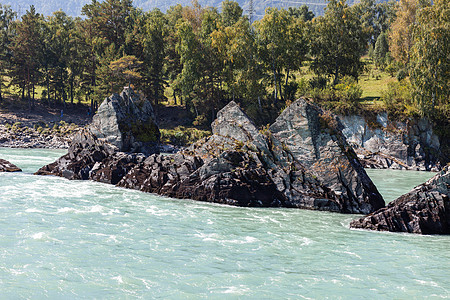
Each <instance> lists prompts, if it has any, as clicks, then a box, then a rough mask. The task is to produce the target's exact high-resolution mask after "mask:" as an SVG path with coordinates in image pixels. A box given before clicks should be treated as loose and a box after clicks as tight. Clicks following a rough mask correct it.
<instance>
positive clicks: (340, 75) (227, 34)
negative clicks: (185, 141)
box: [0, 0, 450, 126]
mask: <svg viewBox="0 0 450 300" xmlns="http://www.w3.org/2000/svg"><path fill="white" fill-rule="evenodd" d="M448 45H450V4H449V0H436V1H433V3H431V2H430V1H427V0H400V1H399V2H382V3H376V2H375V1H374V0H362V1H361V2H360V3H357V4H354V5H352V6H349V5H348V4H347V3H346V2H345V0H342V1H337V0H330V1H329V2H328V4H327V6H326V8H325V13H324V15H323V16H315V15H314V13H313V12H312V11H311V10H309V8H308V7H307V6H301V7H290V8H288V9H278V8H267V9H266V11H265V14H264V16H263V17H261V18H260V19H259V20H256V21H253V20H250V18H249V16H248V15H246V13H245V12H244V10H243V8H242V7H241V6H240V5H239V4H238V3H237V2H235V1H230V0H225V1H223V2H222V3H221V8H220V10H219V9H217V8H213V7H202V6H201V5H200V4H199V3H198V2H197V1H196V0H194V1H193V2H192V3H191V5H189V6H182V5H180V4H178V5H175V6H172V7H170V8H169V9H168V10H167V11H166V12H165V13H163V12H162V11H160V10H159V9H153V10H151V11H143V10H141V9H137V8H135V7H134V6H133V3H132V1H131V0H105V1H102V2H99V1H96V0H92V2H91V3H90V4H86V5H85V6H83V8H82V17H75V18H74V17H71V16H69V15H67V14H66V13H65V12H63V11H56V12H54V13H53V14H52V15H51V16H47V17H44V16H42V15H41V14H38V13H37V12H36V9H35V8H34V7H33V6H30V7H29V8H28V9H27V10H26V12H25V13H24V14H23V15H21V16H19V15H18V14H17V12H15V11H13V10H12V9H11V7H9V6H6V5H0V103H1V102H2V101H3V99H4V98H5V97H6V96H8V97H12V98H14V97H15V98H16V99H22V100H25V101H27V103H28V109H30V110H32V109H33V107H34V105H35V101H38V100H39V101H44V102H46V103H47V104H48V105H56V104H58V103H62V104H63V105H70V104H74V103H78V102H84V103H90V104H91V105H92V106H93V108H95V105H96V104H98V103H99V102H101V101H102V100H103V99H104V98H105V97H106V96H108V95H110V94H111V93H112V92H118V91H120V90H121V89H122V88H123V87H124V86H132V87H134V89H135V90H138V91H140V92H141V93H142V94H143V95H144V96H145V97H147V98H148V99H149V100H151V101H152V103H153V104H154V105H155V106H158V105H161V103H166V102H167V101H168V100H169V99H170V101H171V103H172V104H175V105H180V106H183V107H185V108H186V109H187V110H188V111H189V112H190V113H191V115H192V120H193V124H194V125H196V126H204V125H208V124H209V123H210V122H211V121H212V120H213V119H214V118H215V114H216V113H217V111H218V110H220V109H221V108H222V107H223V106H224V105H226V104H227V103H228V102H229V101H230V100H234V101H236V102H238V103H239V104H240V105H241V107H243V108H244V109H245V110H246V112H247V113H248V114H249V115H250V116H251V117H253V118H254V119H255V120H256V121H257V122H258V123H260V124H266V123H268V122H269V121H270V120H271V119H272V118H273V117H274V115H276V114H277V113H279V111H280V110H282V109H283V108H284V107H286V105H288V104H289V103H290V102H291V101H293V100H295V99H296V98H297V97H299V96H307V97H310V98H311V99H313V100H314V101H316V102H318V103H319V104H321V105H322V106H323V107H325V108H330V109H333V110H337V111H339V112H342V113H351V112H355V111H357V110H358V109H360V108H361V103H360V102H361V101H360V100H361V95H362V88H361V85H360V84H361V81H360V78H361V75H362V74H363V72H366V71H367V68H368V67H369V64H371V65H373V66H370V67H373V68H375V69H377V70H383V71H385V72H387V73H389V74H390V76H391V77H394V78H396V79H395V81H393V82H391V83H390V84H389V88H388V89H387V91H386V92H385V93H384V94H383V96H382V100H383V101H382V106H383V108H384V109H386V110H388V111H391V112H392V113H393V114H397V115H399V116H410V115H417V116H429V117H431V118H441V119H446V120H447V121H448V119H449V116H450V103H449V102H450V101H449V94H450V80H449V78H450V59H449V58H450V55H449V53H450V50H449V47H448Z"/></svg>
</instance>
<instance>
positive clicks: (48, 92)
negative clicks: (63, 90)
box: [45, 67, 50, 107]
mask: <svg viewBox="0 0 450 300" xmlns="http://www.w3.org/2000/svg"><path fill="white" fill-rule="evenodd" d="M45 72H46V73H47V78H46V82H47V102H48V106H49V107H50V74H49V73H48V67H46V68H45Z"/></svg>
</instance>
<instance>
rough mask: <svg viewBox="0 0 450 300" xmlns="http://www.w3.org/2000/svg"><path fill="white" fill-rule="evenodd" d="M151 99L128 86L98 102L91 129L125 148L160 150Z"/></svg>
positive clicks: (129, 149)
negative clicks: (144, 97) (119, 92)
mask: <svg viewBox="0 0 450 300" xmlns="http://www.w3.org/2000/svg"><path fill="white" fill-rule="evenodd" d="M155 120H156V118H155V115H154V113H153V108H152V105H151V104H150V102H149V101H148V100H146V99H141V97H140V96H139V95H137V94H135V93H134V92H133V90H132V89H131V88H125V89H124V90H123V91H122V93H121V94H120V95H118V94H113V95H112V96H111V97H109V98H106V99H105V100H104V101H103V102H102V104H101V105H100V106H99V108H98V111H97V113H96V114H95V115H94V117H93V119H92V124H91V125H90V126H89V130H90V131H91V132H92V133H93V134H94V135H95V136H97V138H99V139H100V140H103V141H106V142H108V143H110V144H112V145H114V146H116V147H117V148H118V149H119V151H122V152H136V153H137V152H140V153H144V154H146V155H151V154H153V153H159V138H160V133H159V129H158V125H157V124H156V121H155Z"/></svg>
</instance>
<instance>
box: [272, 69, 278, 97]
mask: <svg viewBox="0 0 450 300" xmlns="http://www.w3.org/2000/svg"><path fill="white" fill-rule="evenodd" d="M272 69H273V82H274V87H275V91H274V92H273V95H274V99H273V103H274V104H276V103H277V99H278V93H277V72H276V70H275V64H273V67H272Z"/></svg>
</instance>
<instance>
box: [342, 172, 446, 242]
mask: <svg viewBox="0 0 450 300" xmlns="http://www.w3.org/2000/svg"><path fill="white" fill-rule="evenodd" d="M350 227H351V228H362V229H371V230H379V231H392V232H409V233H420V234H450V167H449V166H447V167H445V168H444V169H443V171H441V172H439V173H438V174H436V175H435V176H434V177H433V178H431V179H430V180H428V181H427V182H425V183H424V184H421V185H419V186H417V187H415V188H414V189H413V190H412V191H411V192H409V193H407V194H405V195H403V196H400V197H399V198H397V199H396V200H394V201H393V202H391V203H389V205H388V206H387V207H385V208H382V209H380V210H378V211H376V212H374V213H372V214H370V215H368V216H366V217H363V218H360V219H358V220H354V221H353V222H351V224H350Z"/></svg>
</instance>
